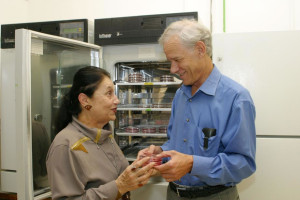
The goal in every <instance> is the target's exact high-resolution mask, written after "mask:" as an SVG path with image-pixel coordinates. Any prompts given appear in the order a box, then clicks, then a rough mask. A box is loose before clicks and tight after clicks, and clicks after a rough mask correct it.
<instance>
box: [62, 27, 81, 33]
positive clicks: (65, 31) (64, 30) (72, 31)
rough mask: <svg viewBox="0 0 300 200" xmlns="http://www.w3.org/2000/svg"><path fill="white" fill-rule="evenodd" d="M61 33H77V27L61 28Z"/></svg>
mask: <svg viewBox="0 0 300 200" xmlns="http://www.w3.org/2000/svg"><path fill="white" fill-rule="evenodd" d="M62 32H63V33H77V32H78V29H77V28H64V29H63V30H62Z"/></svg>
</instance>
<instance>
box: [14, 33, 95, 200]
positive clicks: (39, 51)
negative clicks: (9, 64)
mask: <svg viewBox="0 0 300 200" xmlns="http://www.w3.org/2000/svg"><path fill="white" fill-rule="evenodd" d="M100 57H101V47H99V46H96V45H92V44H88V43H84V42H79V41H75V40H71V39H66V38H61V37H56V36H50V35H47V34H41V33H37V32H33V31H29V30H24V29H22V30H17V31H16V120H15V122H14V123H16V122H18V123H16V124H15V126H16V127H17V128H16V136H17V137H16V138H17V141H16V145H17V163H18V168H17V180H16V185H17V188H18V190H17V193H18V194H17V195H18V198H20V199H28V200H30V199H40V198H42V197H43V198H45V197H47V196H50V195H51V193H50V188H49V184H48V179H47V171H46V166H45V162H46V155H47V152H48V148H49V146H50V144H51V141H52V139H53V138H54V136H55V132H54V131H53V130H54V129H55V127H54V123H53V121H54V116H55V114H56V112H57V109H58V108H59V105H60V101H61V99H62V97H63V95H64V94H65V93H66V92H68V90H69V88H70V87H71V85H72V80H73V75H74V74H75V72H76V71H77V70H78V69H79V68H81V67H85V66H90V65H93V66H98V67H100ZM12 145H13V144H12Z"/></svg>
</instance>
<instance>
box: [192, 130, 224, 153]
mask: <svg viewBox="0 0 300 200" xmlns="http://www.w3.org/2000/svg"><path fill="white" fill-rule="evenodd" d="M197 130H198V131H197V136H198V147H199V148H198V150H197V151H198V152H196V153H197V154H198V155H200V156H215V155H216V154H217V152H218V149H219V145H220V140H219V139H218V137H217V136H218V131H217V130H216V131H217V132H216V135H215V136H211V137H209V138H207V139H206V138H205V134H204V133H203V131H202V130H203V128H202V127H198V128H197ZM205 140H207V145H206V146H207V148H205V147H204V146H205ZM195 142H196V141H195ZM196 145H197V144H196Z"/></svg>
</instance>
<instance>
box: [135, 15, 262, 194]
mask: <svg viewBox="0 0 300 200" xmlns="http://www.w3.org/2000/svg"><path fill="white" fill-rule="evenodd" d="M159 43H160V44H161V45H162V46H163V49H164V52H165V54H166V57H167V59H168V60H169V61H170V62H171V69H170V72H171V73H174V74H177V75H178V76H179V77H180V79H182V81H183V85H182V86H181V87H180V88H179V89H178V90H177V92H176V94H175V97H174V100H173V104H172V113H171V117H170V122H169V126H168V141H167V142H166V143H165V144H164V145H162V146H161V147H159V146H154V145H151V146H150V147H149V148H147V149H144V150H142V151H141V152H139V155H141V154H144V153H145V152H147V153H154V154H159V155H158V156H159V157H169V161H168V162H166V163H165V164H162V165H160V166H157V167H155V168H156V169H157V170H158V171H159V172H160V174H161V176H162V177H163V178H165V180H166V181H168V182H170V184H169V187H168V191H167V199H168V200H176V199H186V198H187V199H189V198H192V199H201V200H205V199H209V200H212V199H222V200H223V199H226V200H232V199H239V195H238V192H237V189H236V184H238V183H239V182H241V181H242V179H245V178H247V177H249V176H250V175H251V174H252V173H254V172H255V170H256V165H255V151H256V133H255V124H254V120H255V107H254V104H253V101H252V99H251V96H250V94H249V92H248V91H247V90H246V89H245V88H244V87H242V86H241V85H239V84H238V83H236V82H235V81H233V80H231V79H230V78H228V77H226V76H224V75H222V74H221V73H220V71H219V70H218V68H217V66H215V65H214V64H213V63H212V60H211V56H212V46H211V34H210V31H209V30H208V29H207V28H206V27H204V26H203V25H201V24H199V23H198V22H196V21H194V20H181V21H177V22H174V23H172V24H171V25H170V26H169V27H167V29H166V30H165V31H164V33H163V34H162V36H161V37H160V39H159Z"/></svg>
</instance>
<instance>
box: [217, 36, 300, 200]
mask: <svg viewBox="0 0 300 200" xmlns="http://www.w3.org/2000/svg"><path fill="white" fill-rule="evenodd" d="M299 48H300V31H278V32H253V33H226V34H215V35H213V60H214V63H215V64H216V66H217V67H218V68H219V69H220V70H221V72H223V73H224V74H225V75H227V76H229V77H231V78H232V79H234V80H236V81H238V82H239V83H241V84H242V85H243V86H245V87H246V88H248V89H249V91H250V93H251V95H252V98H253V100H254V104H255V106H256V121H255V123H256V138H257V151H256V164H257V170H256V172H255V173H254V174H253V175H252V176H250V177H249V178H247V179H246V180H243V181H242V182H241V183H240V184H238V189H239V192H240V198H241V199H243V200H253V199H266V200H281V199H297V198H298V197H299V196H300V190H299V187H300V179H299V177H300V172H299V168H300V157H299V155H300V148H299V147H300V123H299V120H300V90H299V87H300V81H299V74H300V68H299V63H300V57H299V52H298V49H299Z"/></svg>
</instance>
